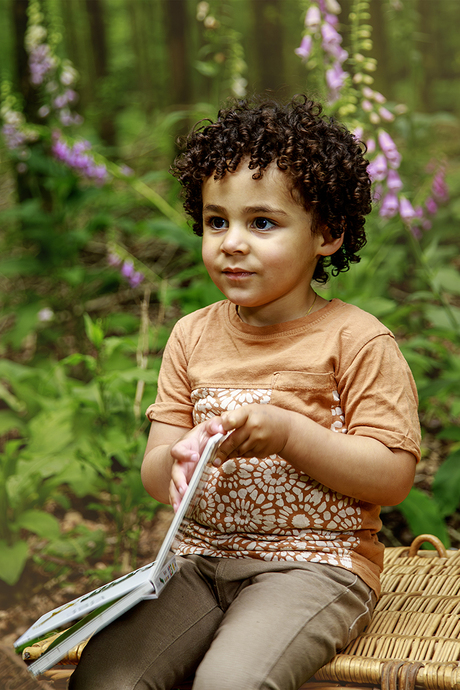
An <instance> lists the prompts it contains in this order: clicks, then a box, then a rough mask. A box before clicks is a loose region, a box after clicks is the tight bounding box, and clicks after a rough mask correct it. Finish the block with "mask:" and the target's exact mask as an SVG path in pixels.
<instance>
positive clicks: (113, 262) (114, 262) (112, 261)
mask: <svg viewBox="0 0 460 690" xmlns="http://www.w3.org/2000/svg"><path fill="white" fill-rule="evenodd" d="M107 263H108V264H109V266H119V265H120V264H121V259H120V257H119V256H118V255H117V254H114V253H113V252H110V253H109V255H108V256H107Z"/></svg>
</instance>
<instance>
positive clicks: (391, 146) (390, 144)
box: [378, 129, 397, 156]
mask: <svg viewBox="0 0 460 690" xmlns="http://www.w3.org/2000/svg"><path fill="white" fill-rule="evenodd" d="M378 140H379V145H380V148H381V149H382V151H383V153H384V154H385V155H386V156H387V155H388V153H391V152H393V151H397V149H396V144H395V143H394V141H393V139H392V138H391V137H390V135H389V134H388V132H385V130H383V129H381V130H380V132H379V135H378Z"/></svg>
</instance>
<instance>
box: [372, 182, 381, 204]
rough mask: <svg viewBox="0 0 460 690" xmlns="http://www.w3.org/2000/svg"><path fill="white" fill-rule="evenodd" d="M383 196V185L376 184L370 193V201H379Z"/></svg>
mask: <svg viewBox="0 0 460 690" xmlns="http://www.w3.org/2000/svg"><path fill="white" fill-rule="evenodd" d="M382 196H383V185H381V184H380V183H379V184H376V185H375V187H374V191H373V193H372V201H376V202H377V201H380V200H381V198H382Z"/></svg>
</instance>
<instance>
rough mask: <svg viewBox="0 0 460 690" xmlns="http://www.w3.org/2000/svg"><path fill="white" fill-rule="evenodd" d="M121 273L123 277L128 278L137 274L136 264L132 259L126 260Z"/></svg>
mask: <svg viewBox="0 0 460 690" xmlns="http://www.w3.org/2000/svg"><path fill="white" fill-rule="evenodd" d="M120 273H121V275H122V276H123V278H127V279H128V280H129V279H130V278H132V277H133V276H134V275H135V273H136V272H135V270H134V265H133V262H132V261H124V262H123V266H122V267H121V271H120Z"/></svg>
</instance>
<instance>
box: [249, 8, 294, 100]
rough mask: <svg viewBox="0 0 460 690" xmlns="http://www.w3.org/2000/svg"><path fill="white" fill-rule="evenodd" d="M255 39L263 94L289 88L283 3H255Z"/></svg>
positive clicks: (259, 85)
mask: <svg viewBox="0 0 460 690" xmlns="http://www.w3.org/2000/svg"><path fill="white" fill-rule="evenodd" d="M252 11H253V21H254V24H253V26H254V28H253V38H254V41H255V44H256V56H257V57H256V61H257V69H258V74H259V79H258V82H259V84H258V87H259V89H260V90H261V91H266V90H276V89H278V88H280V87H281V86H284V85H285V82H286V80H285V72H284V56H283V43H284V40H283V21H282V0H252Z"/></svg>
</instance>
